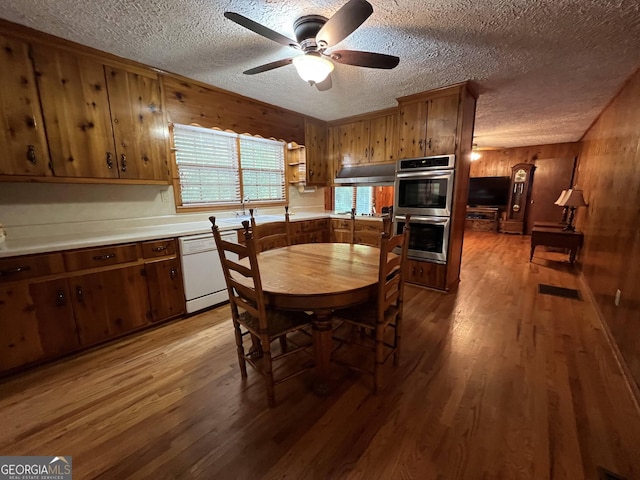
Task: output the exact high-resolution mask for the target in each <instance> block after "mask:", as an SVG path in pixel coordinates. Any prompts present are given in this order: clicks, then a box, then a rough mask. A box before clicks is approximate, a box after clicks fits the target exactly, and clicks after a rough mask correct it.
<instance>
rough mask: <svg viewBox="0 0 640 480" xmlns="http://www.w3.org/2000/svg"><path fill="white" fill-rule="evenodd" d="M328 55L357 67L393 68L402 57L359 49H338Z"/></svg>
mask: <svg viewBox="0 0 640 480" xmlns="http://www.w3.org/2000/svg"><path fill="white" fill-rule="evenodd" d="M327 55H328V56H329V57H330V58H331V60H333V61H335V62H338V63H343V64H346V65H355V66H357V67H369V68H386V69H391V68H395V67H397V66H398V63H400V58H398V57H394V56H393V55H385V54H384V53H373V52H360V51H357V50H336V51H333V52H331V53H330V54H327Z"/></svg>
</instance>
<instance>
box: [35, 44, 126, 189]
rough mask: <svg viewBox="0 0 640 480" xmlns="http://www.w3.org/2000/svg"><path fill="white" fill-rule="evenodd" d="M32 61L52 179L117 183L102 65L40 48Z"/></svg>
mask: <svg viewBox="0 0 640 480" xmlns="http://www.w3.org/2000/svg"><path fill="white" fill-rule="evenodd" d="M33 60H34V64H35V69H36V77H37V79H38V88H39V90H40V97H41V101H42V110H43V112H44V118H45V119H46V122H47V138H48V140H49V148H50V151H51V162H52V165H53V170H54V173H55V175H56V176H58V177H84V178H118V165H117V163H116V158H115V153H116V151H115V146H114V143H113V131H112V129H111V117H110V115H109V99H108V96H107V86H106V82H105V77H104V67H103V66H102V64H101V63H98V62H95V61H93V60H91V59H89V58H87V57H82V56H79V55H74V54H72V53H69V52H65V51H63V50H57V49H55V48H50V47H47V46H42V45H37V46H35V47H33Z"/></svg>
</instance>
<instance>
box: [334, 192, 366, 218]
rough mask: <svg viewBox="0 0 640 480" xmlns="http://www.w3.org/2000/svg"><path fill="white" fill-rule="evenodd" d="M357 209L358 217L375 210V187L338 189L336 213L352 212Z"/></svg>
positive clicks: (336, 193)
mask: <svg viewBox="0 0 640 480" xmlns="http://www.w3.org/2000/svg"><path fill="white" fill-rule="evenodd" d="M352 208H355V209H356V215H359V214H362V213H364V214H369V213H371V212H372V210H373V187H336V188H335V206H334V209H335V211H336V213H344V212H351V209H352Z"/></svg>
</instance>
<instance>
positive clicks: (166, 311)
mask: <svg viewBox="0 0 640 480" xmlns="http://www.w3.org/2000/svg"><path fill="white" fill-rule="evenodd" d="M144 268H145V271H146V272H147V286H148V289H149V303H150V307H151V321H152V322H158V321H160V320H166V319H168V318H172V317H177V316H178V315H182V314H183V313H184V311H185V303H184V288H183V284H182V273H181V271H180V261H179V260H178V259H177V258H170V259H168V260H158V261H154V262H147V263H145V266H144Z"/></svg>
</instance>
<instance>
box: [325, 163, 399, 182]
mask: <svg viewBox="0 0 640 480" xmlns="http://www.w3.org/2000/svg"><path fill="white" fill-rule="evenodd" d="M395 179H396V165H395V163H378V164H369V165H357V166H351V165H347V166H344V167H342V168H341V169H340V171H339V172H338V174H337V175H336V178H335V180H334V183H335V184H337V185H380V186H384V185H393V182H394V181H395Z"/></svg>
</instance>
